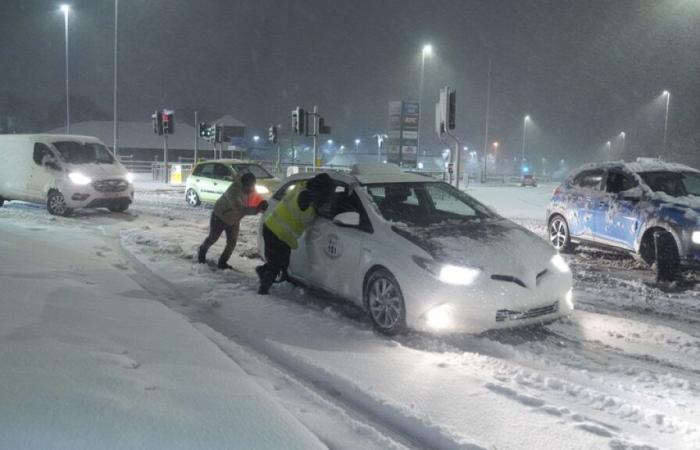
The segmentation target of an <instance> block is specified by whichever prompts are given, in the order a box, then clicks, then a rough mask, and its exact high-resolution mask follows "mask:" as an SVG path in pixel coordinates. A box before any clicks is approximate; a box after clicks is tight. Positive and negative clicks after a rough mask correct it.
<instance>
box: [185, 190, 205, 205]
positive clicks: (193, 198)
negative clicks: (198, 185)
mask: <svg viewBox="0 0 700 450" xmlns="http://www.w3.org/2000/svg"><path fill="white" fill-rule="evenodd" d="M185 200H186V201H187V204H188V205H190V206H199V205H200V204H201V203H202V202H201V200H199V195H197V193H196V192H195V190H194V189H187V193H186V194H185Z"/></svg>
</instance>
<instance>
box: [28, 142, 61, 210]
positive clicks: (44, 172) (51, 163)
mask: <svg viewBox="0 0 700 450" xmlns="http://www.w3.org/2000/svg"><path fill="white" fill-rule="evenodd" d="M32 159H33V161H34V164H32V168H31V170H30V172H29V178H28V179H27V197H28V199H30V200H32V201H38V202H43V201H44V200H45V193H46V188H47V187H48V185H49V184H51V182H52V181H53V178H54V176H55V175H56V173H54V172H57V171H59V170H60V168H59V166H58V165H57V163H56V157H55V155H54V153H53V152H52V151H51V148H50V147H49V146H48V145H46V144H42V143H41V142H37V143H35V144H34V152H33V154H32ZM47 164H48V165H47Z"/></svg>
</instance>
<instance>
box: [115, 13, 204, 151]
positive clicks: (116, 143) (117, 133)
mask: <svg viewBox="0 0 700 450" xmlns="http://www.w3.org/2000/svg"><path fill="white" fill-rule="evenodd" d="M118 42H119V0H114V114H113V115H114V143H113V145H114V146H113V147H112V149H113V150H114V156H117V157H118V156H119V146H118V144H119V125H118V124H117V48H118V47H117V44H118ZM195 122H196V120H195ZM195 125H196V124H195Z"/></svg>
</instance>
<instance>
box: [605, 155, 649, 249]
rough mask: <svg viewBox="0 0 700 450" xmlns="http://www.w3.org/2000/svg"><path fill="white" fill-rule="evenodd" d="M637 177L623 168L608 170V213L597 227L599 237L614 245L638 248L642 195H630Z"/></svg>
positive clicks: (606, 206)
mask: <svg viewBox="0 0 700 450" xmlns="http://www.w3.org/2000/svg"><path fill="white" fill-rule="evenodd" d="M638 185H639V184H638V182H637V180H636V179H635V178H634V177H633V176H632V175H631V174H629V173H626V172H624V171H623V170H622V169H611V170H608V172H607V174H606V177H605V195H604V197H603V199H602V202H603V203H604V214H603V215H602V216H601V217H600V223H599V224H598V225H597V226H596V230H597V234H596V237H597V238H598V239H599V240H601V241H605V242H606V243H608V244H610V245H614V246H617V247H622V248H626V249H629V250H634V241H635V236H636V235H637V232H638V230H639V215H638V213H637V206H638V204H639V201H640V197H639V196H635V195H629V193H630V190H632V189H634V188H636V187H638ZM626 193H628V195H626Z"/></svg>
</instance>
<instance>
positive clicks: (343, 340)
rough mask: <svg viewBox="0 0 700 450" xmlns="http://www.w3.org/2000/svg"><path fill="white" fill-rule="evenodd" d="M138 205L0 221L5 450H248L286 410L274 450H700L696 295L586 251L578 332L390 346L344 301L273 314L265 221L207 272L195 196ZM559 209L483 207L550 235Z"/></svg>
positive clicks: (250, 227) (20, 211) (538, 200)
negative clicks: (263, 260)
mask: <svg viewBox="0 0 700 450" xmlns="http://www.w3.org/2000/svg"><path fill="white" fill-rule="evenodd" d="M141 188H142V189H141V190H140V192H138V194H137V202H136V204H135V205H134V206H133V208H132V209H130V210H129V212H128V213H126V214H116V215H111V214H109V213H106V212H101V211H97V212H90V211H80V212H79V213H78V215H77V216H76V217H74V218H69V219H63V218H60V219H57V218H53V217H50V216H48V214H47V213H46V212H45V210H44V209H42V208H40V207H36V206H32V205H26V204H21V203H10V204H8V205H6V207H3V208H2V209H0V230H2V231H0V233H1V234H0V252H2V258H1V259H0V280H2V281H1V283H2V287H3V289H2V290H0V299H2V301H1V302H0V324H1V326H2V328H1V329H2V336H3V344H2V350H1V351H2V352H3V359H2V361H3V362H2V363H0V380H1V381H2V383H0V418H1V420H0V434H2V435H6V432H7V430H11V431H12V434H11V437H12V438H13V439H15V441H10V442H19V443H25V444H26V445H19V446H22V447H26V446H33V447H35V448H46V447H47V445H40V444H46V442H48V441H46V440H44V441H36V440H28V439H29V438H32V439H38V438H41V437H46V438H47V439H48V438H49V437H50V438H52V439H55V437H56V435H60V436H62V437H63V438H64V441H63V442H69V443H70V444H74V445H66V446H69V447H76V446H83V447H85V448H86V447H90V445H89V444H87V443H86V442H88V441H81V440H79V439H80V438H82V437H83V436H87V438H86V439H91V441H89V442H92V443H94V442H108V443H109V444H110V445H108V446H110V447H115V446H120V445H121V446H129V444H130V443H132V444H133V443H134V442H137V443H142V442H143V443H144V444H143V446H149V445H148V444H149V443H151V442H153V441H149V440H148V439H156V438H158V437H161V436H163V437H164V439H165V440H164V441H163V442H162V444H163V445H162V447H163V448H166V447H168V448H169V447H173V446H180V447H183V448H184V447H189V448H194V447H197V446H199V447H217V446H219V447H226V446H227V445H221V444H222V443H223V442H224V441H225V439H227V438H229V439H230V442H229V443H230V446H232V447H233V446H236V443H239V442H240V444H239V445H240V446H243V447H244V446H245V443H244V442H243V441H242V438H241V437H240V436H241V435H240V434H237V433H239V430H240V428H245V430H244V431H242V432H243V433H244V434H243V435H246V434H245V432H247V433H248V434H247V436H255V433H256V432H257V431H258V430H259V428H256V427H255V425H260V424H253V425H249V426H245V427H244V426H243V425H241V424H240V423H239V424H234V425H231V422H233V421H236V420H240V419H239V415H240V414H241V413H242V412H245V411H246V409H248V408H250V411H249V412H250V414H251V416H252V417H255V416H256V414H258V412H259V411H261V410H269V411H270V413H269V419H267V417H268V416H266V419H267V420H264V421H263V425H264V427H265V428H268V429H271V431H270V433H271V434H270V435H269V436H268V435H266V438H267V439H269V440H266V441H263V444H266V445H267V446H268V447H278V448H289V447H292V446H293V445H294V443H295V442H298V444H297V446H301V447H303V446H307V447H309V448H311V447H313V446H314V445H325V446H327V447H329V448H404V447H409V448H557V449H563V448H615V449H623V448H630V449H631V448H639V449H641V448H669V449H693V448H700V358H699V356H700V290H698V289H697V288H695V287H693V286H692V283H690V282H689V283H688V285H689V287H684V288H683V289H681V288H679V289H675V290H673V292H663V291H661V290H659V289H658V288H656V287H654V286H653V285H651V283H650V280H651V279H652V278H653V277H652V274H651V273H650V272H648V271H646V270H645V269H644V268H642V267H641V266H639V265H638V263H636V262H635V261H633V260H632V259H630V258H627V257H623V256H619V255H616V254H612V253H607V252H601V251H597V250H593V249H586V248H582V249H581V250H580V251H579V252H578V253H577V254H575V255H573V256H571V257H569V262H570V263H571V265H572V269H573V271H574V277H575V285H576V291H575V299H576V301H577V308H578V309H577V310H576V312H575V314H574V315H573V316H572V317H571V318H570V319H567V320H563V321H560V322H557V323H554V324H552V325H550V326H548V327H546V328H544V329H534V330H519V331H509V332H501V333H489V334H486V335H481V336H470V335H457V336H447V337H436V336H430V335H424V334H418V333H410V334H408V335H405V336H401V337H398V338H395V339H388V338H386V337H382V336H378V335H376V334H375V333H374V332H373V331H372V327H371V324H370V323H369V320H368V319H367V318H366V317H365V315H364V313H363V312H362V311H359V310H357V309H356V308H355V307H352V306H349V305H347V304H345V303H342V302H339V301H337V300H334V299H329V298H325V297H318V296H316V295H312V294H310V293H307V292H305V291H304V290H303V289H301V288H294V287H292V286H289V285H277V286H275V287H273V290H272V295H270V296H268V297H261V296H258V295H256V294H255V290H256V288H257V285H256V282H257V278H256V276H255V275H254V272H253V268H254V267H255V266H256V265H257V264H259V260H258V259H257V251H256V239H257V238H256V218H247V219H245V220H244V223H243V226H242V231H241V236H240V238H239V243H238V246H237V248H236V252H235V254H234V257H233V258H232V260H231V264H232V265H233V266H234V267H235V268H236V269H237V271H228V272H220V271H216V270H213V269H212V268H211V267H209V266H200V265H198V264H195V263H194V261H193V259H192V258H193V255H194V253H195V251H196V248H197V246H198V245H199V244H200V243H201V241H202V240H203V238H204V236H205V234H206V231H207V226H208V218H209V214H210V212H211V210H210V209H209V208H206V207H203V208H195V209H193V208H188V207H186V206H185V204H184V199H183V192H182V190H181V189H180V188H172V187H161V186H159V185H155V184H149V185H148V186H146V185H144V186H141ZM144 188H145V190H144ZM552 189H553V186H541V187H538V188H521V187H515V186H500V187H489V186H483V187H482V186H478V185H477V186H470V187H469V190H468V191H469V192H470V193H471V194H472V195H474V196H475V197H477V198H479V199H480V200H482V201H483V202H484V203H486V204H488V205H491V206H493V207H494V208H496V209H497V210H498V211H499V212H500V213H501V214H503V215H505V216H507V217H509V218H512V219H513V220H515V221H516V222H518V223H521V224H522V225H524V226H526V227H528V228H530V229H532V230H533V231H535V232H537V233H539V234H542V235H544V233H545V224H544V210H545V206H546V203H547V201H548V199H549V195H550V193H551V191H552ZM48 236H51V237H50V238H48ZM222 244H223V242H220V243H218V244H217V245H216V246H215V247H213V248H212V249H211V251H210V252H211V253H210V255H209V256H210V258H212V259H215V258H216V257H218V253H219V252H220V251H221V248H222ZM6 255H9V256H6ZM88 282H92V283H97V284H89V283H88ZM6 285H8V286H11V288H9V289H6V288H5V286H6ZM42 289H44V290H42ZM123 293H130V294H129V295H120V294H123ZM49 294H51V295H49ZM137 294H138V295H137ZM54 297H55V298H57V299H60V300H54ZM59 305H60V306H59ZM54 306H55V307H56V308H54ZM78 318H80V320H78ZM26 328H29V330H30V331H29V332H27V331H24V330H25V329H26ZM6 330H7V331H6ZM17 330H20V331H23V332H24V335H25V336H27V335H28V336H32V338H26V337H25V338H18V337H17V335H18V334H19V336H22V335H23V334H22V332H20V331H17ZM95 348H96V350H95ZM110 352H111V353H110ZM123 352H126V353H123ZM59 354H60V357H59V356H58V355H59ZM122 360H124V361H126V362H124V361H122ZM132 360H133V361H134V363H133V364H132V365H131V366H130V364H129V362H130V361H132ZM114 361H117V362H116V363H114ZM122 362H124V364H122ZM134 364H135V365H138V367H136V368H134V367H133V365H134ZM124 366H126V368H125V367H124ZM182 366H185V367H188V368H192V369H194V368H195V367H196V368H199V369H200V370H192V372H188V371H182V370H181V367H182ZM129 367H131V368H129ZM172 369H177V370H172ZM28 374H30V375H31V376H29V375H28ZM56 378H60V382H57V381H56ZM139 388H140V389H139ZM137 391H138V392H137ZM242 392H245V393H249V392H250V393H251V394H250V395H251V397H250V398H248V399H244V400H242V399H241V398H240V396H241V395H242ZM154 394H156V395H158V394H159V396H158V397H156V395H154ZM148 397H150V398H148ZM153 397H156V398H153ZM53 399H56V400H55V403H56V408H60V411H61V414H58V413H57V411H56V410H55V409H51V405H52V404H53V403H54V402H53V401H52V400H53ZM250 399H254V400H256V401H254V402H253V403H255V405H252V406H249V403H248V401H249V400H250ZM258 399H259V402H258V401H257V400H258ZM17 404H21V405H23V406H22V408H17V407H16V405H17ZM210 405H211V406H210ZM226 405H227V406H228V408H225V406H226ZM124 411H127V412H129V413H132V412H133V414H129V416H128V417H127V416H126V415H125V414H123V413H124ZM154 411H155V412H154ZM246 423H247V422H246ZM5 424H11V425H12V427H11V428H9V427H8V428H7V429H5V428H6V427H5ZM83 424H88V425H83ZM195 428H196V431H191V430H193V429H195ZM272 428H274V430H272ZM203 430H204V431H203ZM234 434H236V436H235V437H232V436H233V435H234ZM279 436H287V437H288V440H289V442H285V445H282V446H279V445H278V444H279V441H275V439H276V438H278V437H279ZM178 438H179V439H181V440H176V439H178ZM205 438H206V439H210V441H205V440H204V439H205ZM20 439H25V440H24V441H20ZM95 439H102V441H95ZM129 439H132V440H131V441H130V440H129ZM305 439H307V440H306V441H305ZM51 442H54V441H51ZM171 443H175V444H174V445H170V444H171ZM15 446H17V445H15ZM54 446H59V445H54ZM93 446H94V445H93ZM156 446H158V445H156ZM48 447H51V445H48ZM255 447H258V446H255Z"/></svg>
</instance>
